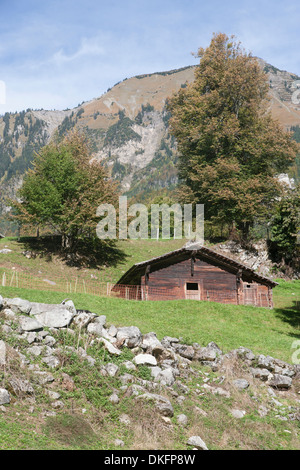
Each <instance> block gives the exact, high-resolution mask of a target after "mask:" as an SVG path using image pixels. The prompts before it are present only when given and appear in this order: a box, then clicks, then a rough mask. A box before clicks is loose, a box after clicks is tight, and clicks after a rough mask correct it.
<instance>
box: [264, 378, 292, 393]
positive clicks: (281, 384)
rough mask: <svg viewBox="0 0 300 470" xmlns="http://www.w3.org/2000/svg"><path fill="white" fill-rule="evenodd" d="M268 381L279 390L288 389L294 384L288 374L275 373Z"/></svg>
mask: <svg viewBox="0 0 300 470" xmlns="http://www.w3.org/2000/svg"><path fill="white" fill-rule="evenodd" d="M268 383H269V385H270V386H271V387H274V388H277V389H279V390H288V389H289V388H291V386H292V379H291V378H290V377H287V376H286V375H280V374H274V376H273V377H272V378H271V379H270V380H269V382H268Z"/></svg>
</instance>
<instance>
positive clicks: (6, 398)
mask: <svg viewBox="0 0 300 470" xmlns="http://www.w3.org/2000/svg"><path fill="white" fill-rule="evenodd" d="M9 403H10V395H9V392H8V391H7V390H6V389H5V388H0V405H8V404H9Z"/></svg>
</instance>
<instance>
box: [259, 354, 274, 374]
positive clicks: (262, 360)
mask: <svg viewBox="0 0 300 470" xmlns="http://www.w3.org/2000/svg"><path fill="white" fill-rule="evenodd" d="M256 366H257V367H259V368H261V369H267V370H269V371H271V372H272V371H273V370H274V369H275V364H274V358H273V357H271V356H264V355H263V354H260V355H259V356H257V358H256Z"/></svg>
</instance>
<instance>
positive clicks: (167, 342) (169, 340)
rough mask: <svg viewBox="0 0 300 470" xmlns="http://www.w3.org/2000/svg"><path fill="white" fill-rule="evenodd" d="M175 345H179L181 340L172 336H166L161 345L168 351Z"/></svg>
mask: <svg viewBox="0 0 300 470" xmlns="http://www.w3.org/2000/svg"><path fill="white" fill-rule="evenodd" d="M175 343H179V339H178V338H172V336H164V337H163V339H162V341H161V344H162V345H163V347H164V348H166V349H167V348H170V347H172V346H173V345H174V344H175Z"/></svg>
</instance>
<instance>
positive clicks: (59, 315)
mask: <svg viewBox="0 0 300 470" xmlns="http://www.w3.org/2000/svg"><path fill="white" fill-rule="evenodd" d="M31 305H32V308H31V312H30V315H31V316H34V317H35V319H36V320H37V321H38V322H39V323H40V324H41V325H42V326H44V327H45V326H46V327H49V328H65V327H67V326H69V324H70V323H71V321H72V319H73V317H74V313H73V309H72V308H71V307H70V306H67V305H63V304H60V305H58V304H49V305H48V304H41V303H34V302H32V304H31Z"/></svg>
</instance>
